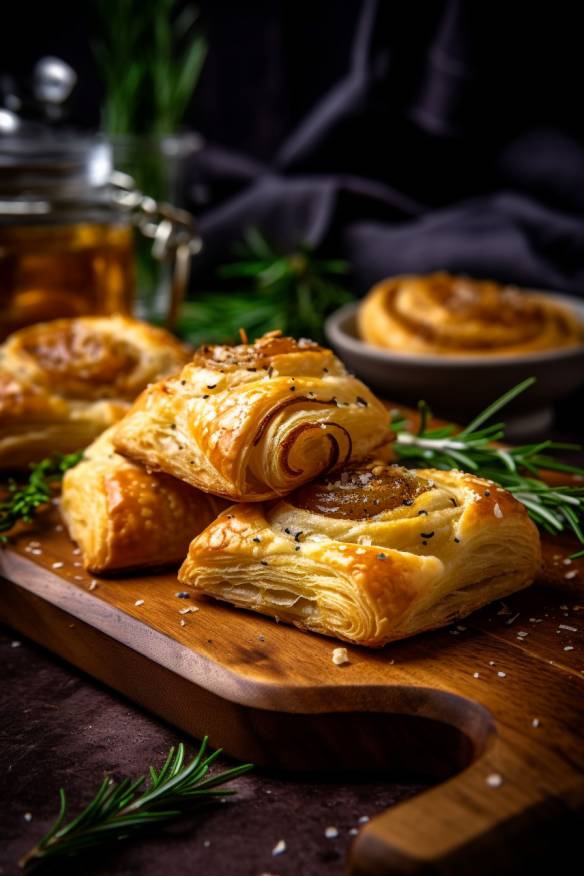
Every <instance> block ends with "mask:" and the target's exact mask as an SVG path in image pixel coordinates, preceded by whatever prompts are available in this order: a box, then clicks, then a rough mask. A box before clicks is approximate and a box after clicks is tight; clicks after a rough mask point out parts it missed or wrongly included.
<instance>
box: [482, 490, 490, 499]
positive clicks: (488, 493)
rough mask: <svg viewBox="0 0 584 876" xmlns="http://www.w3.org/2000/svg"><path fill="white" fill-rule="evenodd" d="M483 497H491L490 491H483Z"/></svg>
mask: <svg viewBox="0 0 584 876" xmlns="http://www.w3.org/2000/svg"><path fill="white" fill-rule="evenodd" d="M483 495H485V496H486V497H487V498H488V497H489V496H490V495H491V491H490V490H485V492H484V494H483Z"/></svg>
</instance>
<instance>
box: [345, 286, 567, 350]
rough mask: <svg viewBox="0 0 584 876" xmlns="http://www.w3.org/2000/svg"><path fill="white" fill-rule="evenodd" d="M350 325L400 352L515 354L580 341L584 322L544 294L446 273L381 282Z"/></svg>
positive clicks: (366, 337)
mask: <svg viewBox="0 0 584 876" xmlns="http://www.w3.org/2000/svg"><path fill="white" fill-rule="evenodd" d="M358 323H359V332H360V335H361V337H362V338H363V340H365V341H367V342H368V343H370V344H373V345H374V346H376V347H384V348H386V349H390V350H396V351H401V352H404V353H422V354H423V353H426V354H433V355H436V354H441V355H451V356H456V355H489V356H493V355H514V356H517V355H521V354H527V353H531V352H536V351H538V350H552V349H557V348H561V347H570V346H577V345H578V344H582V343H584V326H583V325H582V324H581V322H580V321H579V320H578V318H577V317H576V315H575V314H574V313H572V312H571V311H570V310H569V309H568V308H567V307H564V306H563V305H561V304H560V303H558V302H556V301H554V299H553V298H552V297H551V296H548V295H544V294H542V293H536V292H526V291H522V290H520V289H517V288H515V287H512V286H502V285H500V284H499V283H495V282H493V281H491V280H473V279H471V278H469V277H460V276H452V275H450V274H446V273H435V274H429V275H428V276H402V277H392V278H390V279H388V280H384V281H383V282H381V283H379V284H377V285H376V286H375V287H374V288H373V289H372V290H371V291H370V292H369V294H368V295H367V297H366V298H365V299H364V301H363V302H362V304H361V306H360V308H359V314H358Z"/></svg>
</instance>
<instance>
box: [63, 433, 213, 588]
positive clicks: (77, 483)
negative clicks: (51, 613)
mask: <svg viewBox="0 0 584 876" xmlns="http://www.w3.org/2000/svg"><path fill="white" fill-rule="evenodd" d="M114 430H115V426H114V427H111V428H110V429H108V430H107V431H106V432H104V433H103V434H102V435H100V436H99V438H97V440H96V441H94V442H93V444H92V445H91V446H90V447H88V448H87V450H86V451H85V453H84V458H83V460H82V461H81V462H80V463H79V464H78V465H76V466H75V468H72V469H69V471H68V472H66V474H65V476H64V478H63V490H62V494H61V511H62V514H63V517H64V520H65V523H66V525H67V528H68V530H69V534H70V536H71V538H72V539H73V540H74V541H75V542H77V544H78V545H79V547H80V548H81V551H82V554H83V561H84V565H85V568H86V569H88V570H89V571H91V572H94V573H95V574H103V573H108V574H111V573H113V572H121V571H129V570H131V571H137V570H139V569H146V568H152V567H156V568H162V567H164V566H171V565H178V564H179V563H180V562H181V561H182V560H183V559H184V557H185V554H186V551H187V548H188V546H189V542H190V541H191V539H192V538H193V536H194V535H196V534H197V533H199V532H201V530H202V529H204V528H205V526H207V524H208V523H210V522H211V521H212V520H213V519H214V518H215V517H216V516H217V514H219V512H220V511H222V510H223V509H224V508H225V507H226V504H227V503H226V502H224V501H222V500H221V499H217V498H216V497H214V496H206V495H205V494H204V493H201V492H200V491H199V490H195V489H194V488H193V487H190V486H189V485H188V484H184V483H182V482H181V481H177V480H176V479H175V478H172V477H170V476H169V475H164V474H149V473H148V472H147V471H146V470H145V469H144V468H142V466H140V465H137V464H136V463H133V462H130V461H129V460H127V459H125V458H124V457H123V456H120V455H119V454H117V453H116V452H115V450H114V448H113V444H112V433H113V431H114Z"/></svg>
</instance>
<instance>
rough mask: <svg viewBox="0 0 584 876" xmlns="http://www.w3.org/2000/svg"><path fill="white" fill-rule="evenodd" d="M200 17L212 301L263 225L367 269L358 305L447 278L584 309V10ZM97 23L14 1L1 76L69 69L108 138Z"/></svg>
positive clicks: (444, 2)
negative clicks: (96, 57)
mask: <svg viewBox="0 0 584 876" xmlns="http://www.w3.org/2000/svg"><path fill="white" fill-rule="evenodd" d="M199 6H200V8H201V14H202V19H203V22H204V25H205V29H206V31H207V34H208V38H209V44H210V52H209V57H208V60H207V63H206V66H205V70H204V73H203V77H202V80H201V83H200V87H199V90H198V91H197V93H196V95H195V98H194V100H193V103H192V105H191V107H190V109H189V114H188V119H187V122H188V124H189V125H190V126H191V127H195V128H197V129H198V130H200V131H201V132H202V134H203V135H204V137H205V139H206V141H207V146H206V148H205V150H204V152H203V154H202V155H200V156H198V157H197V160H196V161H195V162H194V164H193V167H192V168H191V180H190V184H189V186H188V191H187V192H185V196H186V198H187V201H188V202H189V203H190V204H191V206H193V208H195V209H196V210H197V212H198V213H199V214H200V215H201V224H202V229H203V232H204V236H205V243H206V249H205V253H204V255H203V256H202V258H201V260H200V262H199V264H198V276H195V283H196V284H197V286H198V287H199V288H200V285H201V284H204V283H205V282H207V280H210V279H211V277H212V267H213V265H214V264H215V263H216V262H217V261H218V260H222V259H224V258H225V257H226V255H227V254H228V251H229V248H230V246H231V244H232V242H233V241H234V240H235V239H236V238H238V237H239V236H240V235H241V233H242V231H243V229H244V228H245V227H246V226H248V225H250V224H254V223H255V224H258V225H261V226H263V227H264V228H265V230H266V231H267V232H268V233H269V234H270V235H271V236H272V237H273V238H275V239H276V240H277V241H278V242H280V243H282V244H284V245H286V246H288V245H293V244H294V243H296V242H298V241H300V240H303V241H309V242H311V243H313V244H319V245H322V246H323V247H324V248H325V249H326V250H328V251H329V252H334V253H335V254H336V255H340V254H342V253H344V254H345V255H347V256H349V257H350V259H351V261H352V262H353V265H354V281H355V286H356V288H357V289H358V290H359V291H363V290H365V289H366V288H367V287H368V286H369V285H370V283H372V282H373V281H374V280H376V279H378V278H380V277H382V276H384V275H388V274H392V273H397V272H400V271H426V270H432V269H436V268H446V269H450V270H454V271H466V272H468V273H470V274H475V275H477V276H492V277H495V278H498V279H501V280H506V281H512V282H516V283H520V284H527V285H531V286H539V287H549V288H556V289H559V290H565V291H568V292H572V293H576V294H581V293H582V289H583V288H584V268H583V265H584V258H583V256H584V149H583V146H582V143H583V141H584V121H583V118H584V117H583V113H582V98H581V93H580V83H581V60H580V59H581V45H580V43H581V27H580V23H579V11H580V10H579V9H578V5H577V4H573V3H572V4H570V3H565V2H563V0H560V2H556V3H554V4H553V5H552V6H549V4H523V3H517V4H513V3H508V2H502V0H491V2H489V3H477V2H473V0H432V2H425V0H418V2H415V0H413V2H409V3H403V2H397V0H246V2H245V3H242V2H240V0H200V2H199ZM91 10H92V4H91V3H78V2H77V0H55V2H53V3H50V4H42V3H40V2H38V3H37V2H22V3H19V4H10V6H9V7H8V8H7V9H6V10H3V14H2V17H3V22H2V23H0V30H1V31H2V32H3V35H4V36H5V37H9V38H5V39H4V40H3V56H2V58H1V59H0V73H8V74H11V75H16V76H22V75H24V74H26V72H27V71H29V70H30V68H31V67H32V64H33V63H34V61H35V60H36V59H38V57H39V56H40V55H42V54H48V53H51V54H57V55H60V56H61V57H64V58H65V59H66V60H68V61H69V62H70V63H71V64H72V65H73V66H74V67H75V68H76V69H77V70H78V72H79V74H80V77H81V84H80V87H79V89H78V93H77V97H76V101H75V106H74V120H75V121H77V122H78V123H80V124H83V125H88V126H92V125H93V126H96V125H97V123H98V118H99V100H100V87H99V83H98V77H97V73H96V70H95V65H94V63H93V61H92V58H91V52H90V44H91V40H92V34H93V32H94V30H95V20H94V16H93V15H92V11H91ZM214 285H216V283H215V284H214Z"/></svg>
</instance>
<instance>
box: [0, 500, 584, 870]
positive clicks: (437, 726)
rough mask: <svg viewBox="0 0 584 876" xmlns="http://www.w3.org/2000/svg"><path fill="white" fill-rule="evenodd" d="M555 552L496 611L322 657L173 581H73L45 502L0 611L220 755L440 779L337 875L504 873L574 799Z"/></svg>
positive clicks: (302, 637) (570, 679) (582, 777)
mask: <svg viewBox="0 0 584 876" xmlns="http://www.w3.org/2000/svg"><path fill="white" fill-rule="evenodd" d="M571 550H573V544H571V543H570V541H569V540H567V541H566V542H565V543H564V544H560V543H559V542H553V543H552V542H549V541H548V542H546V544H545V551H544V553H545V563H544V571H543V573H542V578H541V581H540V582H539V583H538V585H537V586H535V587H533V588H530V589H529V590H527V591H523V592H522V593H520V594H517V595H516V596H515V597H512V598H510V599H509V600H507V601H506V603H505V604H501V603H496V604H494V605H492V606H490V607H488V608H487V609H484V610H483V611H482V612H479V613H478V614H476V615H474V616H473V617H472V618H470V619H468V620H467V621H466V622H465V623H463V624H459V625H457V626H454V627H453V628H449V629H445V630H442V631H438V632H434V633H430V634H426V635H423V636H418V637H415V638H413V639H410V640H407V641H403V642H398V643H395V644H393V645H390V646H388V647H386V648H385V649H383V650H380V651H370V650H366V649H363V648H359V647H357V646H348V652H349V658H350V663H349V664H348V665H346V666H340V667H338V666H335V665H334V664H333V663H332V660H331V656H332V650H333V647H335V645H336V644H338V643H336V642H335V641H333V640H331V639H327V638H323V637H319V636H315V635H311V634H308V633H303V632H300V631H299V630H296V629H293V628H290V627H287V626H284V625H279V624H276V623H275V622H272V621H270V620H268V619H266V618H263V617H261V616H258V615H254V614H251V613H247V612H243V611H238V610H236V609H232V608H230V607H228V606H224V605H219V604H215V603H213V602H211V601H207V600H205V599H204V598H203V599H201V598H195V596H194V594H191V595H190V596H189V598H188V599H184V598H180V597H178V596H177V594H178V593H179V592H183V588H181V587H180V586H179V585H178V583H177V581H176V577H175V575H174V574H164V575H157V576H151V577H142V576H137V577H133V578H126V579H123V580H119V579H118V580H107V579H104V578H100V579H96V578H93V577H91V576H89V575H87V574H86V573H85V572H84V571H83V569H82V566H81V563H80V559H79V554H78V551H77V549H76V548H75V547H74V546H73V545H72V544H71V542H70V541H69V539H68V537H67V535H66V533H65V532H64V530H63V527H62V524H61V523H60V520H59V515H58V510H57V509H56V508H55V509H52V510H51V511H50V512H47V514H45V515H44V516H43V518H42V519H41V520H39V521H38V522H37V523H36V524H35V525H34V526H30V527H28V528H27V529H26V531H23V532H21V533H20V535H18V536H17V537H16V538H15V539H14V540H13V543H12V545H11V546H10V547H9V548H7V549H4V550H2V551H1V552H0V554H1V558H0V571H1V573H2V575H3V576H4V578H5V579H6V581H5V582H4V584H3V591H2V594H3V595H2V599H1V608H0V613H1V616H2V619H3V620H4V621H6V622H8V623H9V624H11V625H12V626H13V627H15V628H16V629H18V630H19V631H20V632H21V633H23V634H25V635H28V636H30V637H31V638H32V639H34V640H35V641H37V642H39V643H41V644H43V645H45V646H47V647H48V648H50V649H51V650H53V651H55V652H56V653H58V654H59V655H60V656H62V657H64V658H65V659H66V660H68V661H70V662H71V663H73V664H74V665H76V666H78V667H80V668H81V669H83V670H85V671H87V672H89V673H90V674H91V675H93V676H95V677H97V678H99V679H100V680H101V681H103V682H105V683H106V684H109V685H110V686H112V687H114V688H115V689H117V690H118V691H120V692H122V693H123V694H125V695H126V696H128V697H129V698H131V699H132V700H134V701H136V702H138V703H140V704H142V705H143V706H145V707H146V708H147V709H149V710H151V711H153V712H155V713H156V714H158V715H161V716H162V717H164V718H166V719H167V720H169V721H171V722H172V723H174V724H176V725H177V726H178V727H181V728H182V729H184V730H186V731H187V732H189V733H191V734H193V735H195V736H201V735H202V734H203V733H205V732H207V733H209V735H210V737H211V741H212V743H213V744H214V745H220V746H223V747H224V748H225V749H226V750H227V751H228V752H229V753H230V754H232V755H234V756H235V757H238V758H241V759H245V760H252V761H254V762H256V763H258V764H263V765H267V766H278V767H285V768H290V769H294V770H307V769H319V770H321V769H331V770H339V769H351V768H353V767H355V768H360V769H362V768H363V767H368V768H369V767H370V768H372V769H376V770H389V771H390V772H391V773H392V774H394V775H407V776H419V777H424V778H428V777H430V778H433V779H434V780H436V781H437V782H440V784H438V785H437V786H436V787H435V788H433V789H432V790H431V791H429V792H426V793H425V794H422V795H420V796H419V797H416V798H415V799H413V800H412V801H408V802H406V803H404V804H402V805H400V806H398V807H395V808H393V809H391V810H389V811H388V812H386V813H384V814H382V815H380V816H378V817H377V818H375V819H373V820H372V821H371V822H370V823H369V824H368V825H366V826H365V827H364V828H363V830H362V831H361V832H360V835H359V836H358V837H357V839H356V841H355V843H354V845H353V850H352V855H351V861H350V865H349V867H350V872H352V873H358V874H366V873H367V874H369V873H402V872H403V873H418V872H420V873H421V872H444V873H458V872H463V871H462V870H461V869H460V868H461V867H462V866H464V868H465V869H464V872H466V868H470V869H469V872H471V871H472V872H473V873H482V872H487V870H489V871H490V870H491V869H492V866H493V860H495V861H496V862H497V864H496V866H497V868H498V870H499V872H509V873H512V872H517V870H518V861H522V862H524V861H525V856H526V854H528V853H529V854H530V855H532V856H535V859H537V855H538V848H539V844H540V843H541V842H544V841H545V842H549V841H550V840H549V838H550V836H551V834H550V831H557V829H558V826H560V825H561V826H562V828H563V829H564V830H565V829H566V825H570V824H571V819H572V818H578V817H579V813H581V811H582V807H583V805H584V743H583V740H582V728H583V727H584V634H583V630H584V562H583V561H582V560H575V561H573V562H567V561H566V558H567V555H568V554H569V552H570V551H571ZM567 575H568V576H569V577H566V576H567ZM92 582H96V583H95V584H93V583H92ZM90 588H92V589H90ZM185 609H197V610H196V611H192V610H190V611H188V612H186V611H185ZM487 850H488V851H489V854H488V855H486V854H485V852H486V851H487ZM493 856H495V857H494V858H493ZM497 856H499V857H497Z"/></svg>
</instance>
